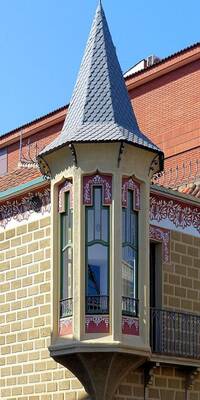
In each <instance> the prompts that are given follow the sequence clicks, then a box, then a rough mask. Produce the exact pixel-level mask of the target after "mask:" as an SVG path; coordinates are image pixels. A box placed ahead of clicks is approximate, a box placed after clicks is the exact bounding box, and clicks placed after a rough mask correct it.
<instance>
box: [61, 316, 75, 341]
mask: <svg viewBox="0 0 200 400" xmlns="http://www.w3.org/2000/svg"><path fill="white" fill-rule="evenodd" d="M72 331H73V329H72V318H71V317H70V318H62V319H60V321H59V336H67V335H71V334H72Z"/></svg>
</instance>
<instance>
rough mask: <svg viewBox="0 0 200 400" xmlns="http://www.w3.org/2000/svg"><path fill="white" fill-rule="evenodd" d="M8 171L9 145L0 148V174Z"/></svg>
mask: <svg viewBox="0 0 200 400" xmlns="http://www.w3.org/2000/svg"><path fill="white" fill-rule="evenodd" d="M7 172H8V160H7V147H4V148H3V149H0V175H1V176H2V175H5V174H7Z"/></svg>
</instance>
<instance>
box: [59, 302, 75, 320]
mask: <svg viewBox="0 0 200 400" xmlns="http://www.w3.org/2000/svg"><path fill="white" fill-rule="evenodd" d="M72 315H73V299H72V298H68V299H62V300H61V301H60V318H65V317H71V316H72Z"/></svg>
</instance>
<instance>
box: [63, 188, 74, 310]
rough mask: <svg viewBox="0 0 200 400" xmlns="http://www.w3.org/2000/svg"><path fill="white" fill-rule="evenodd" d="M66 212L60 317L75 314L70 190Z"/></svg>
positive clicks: (64, 216) (65, 198) (65, 196)
mask: <svg viewBox="0 0 200 400" xmlns="http://www.w3.org/2000/svg"><path fill="white" fill-rule="evenodd" d="M63 208H64V212H62V213H61V214H60V230H61V235H60V239H61V240H60V243H61V274H60V276H61V284H60V317H61V318H63V317H69V316H71V315H72V314H73V248H72V221H73V218H72V216H73V213H72V208H71V205H70V192H69V191H68V192H65V193H64V207H63Z"/></svg>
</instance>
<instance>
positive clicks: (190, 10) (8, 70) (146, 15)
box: [0, 0, 200, 135]
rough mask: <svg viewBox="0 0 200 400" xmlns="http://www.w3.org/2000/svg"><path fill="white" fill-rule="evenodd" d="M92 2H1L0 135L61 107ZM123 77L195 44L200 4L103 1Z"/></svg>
mask: <svg viewBox="0 0 200 400" xmlns="http://www.w3.org/2000/svg"><path fill="white" fill-rule="evenodd" d="M96 6H97V0H0V49H1V57H0V60H1V62H0V71H1V73H0V135H1V134H3V133H5V132H8V131H9V130H11V129H14V128H16V127H18V126H20V125H22V124H25V123H27V122H29V121H31V120H33V119H35V118H37V117H39V116H41V115H44V114H46V113H48V112H50V111H52V110H54V109H56V108H58V107H61V106H63V105H64V104H66V103H68V102H69V100H70V97H71V94H72V89H73V85H74V83H75V80H76V75H77V72H78V69H79V65H80V61H81V58H82V55H83V51H84V47H85V44H86V40H87V37H88V34H89V30H90V26H91V23H92V19H93V16H94V13H95V9H96ZM103 7H104V10H105V13H106V16H107V20H108V23H109V26H110V30H111V34H112V37H113V41H114V43H115V46H116V49H117V54H118V57H119V61H120V64H121V67H122V70H123V71H126V70H127V69H128V68H129V67H131V66H132V65H134V64H135V63H136V62H137V61H139V60H140V59H142V58H145V57H146V56H148V55H150V54H156V55H157V56H159V57H161V58H162V57H166V56H168V55H169V54H171V53H174V52H176V51H178V50H180V49H183V48H185V47H187V46H189V45H191V44H193V43H195V42H197V41H198V40H199V33H200V28H199V27H200V24H199V15H200V1H199V0H190V1H188V0H163V1H161V0H151V1H150V0H123V1H122V0H121V1H119V0H103Z"/></svg>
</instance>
